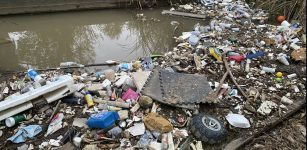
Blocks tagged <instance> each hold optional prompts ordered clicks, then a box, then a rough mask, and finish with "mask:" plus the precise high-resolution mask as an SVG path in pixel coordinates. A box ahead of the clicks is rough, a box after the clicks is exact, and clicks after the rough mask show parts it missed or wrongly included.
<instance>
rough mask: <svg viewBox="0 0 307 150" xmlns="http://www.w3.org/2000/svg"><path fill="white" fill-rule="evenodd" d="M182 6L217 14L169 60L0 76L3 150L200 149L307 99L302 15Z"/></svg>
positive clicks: (227, 5) (210, 4) (214, 4)
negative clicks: (270, 16)
mask: <svg viewBox="0 0 307 150" xmlns="http://www.w3.org/2000/svg"><path fill="white" fill-rule="evenodd" d="M172 10H173V9H172ZM177 10H178V11H188V12H192V13H201V14H206V15H207V14H210V13H211V14H214V15H211V17H213V19H212V20H211V21H210V23H209V25H201V23H199V24H196V25H195V27H194V28H193V31H189V32H184V33H182V35H181V36H179V37H176V38H175V40H176V41H177V42H178V45H177V46H176V47H174V49H173V51H170V52H167V53H166V54H165V55H164V57H144V58H142V59H140V60H136V61H133V62H130V63H120V64H119V65H118V66H117V67H116V68H108V69H105V70H102V71H97V70H94V71H93V70H90V69H87V68H84V65H80V64H77V63H73V62H67V63H61V66H65V67H67V66H69V65H76V66H77V67H75V68H72V69H64V70H56V71H45V72H41V74H39V73H38V72H37V71H35V70H33V69H29V70H28V71H27V73H26V74H24V73H21V74H16V75H14V76H12V77H10V79H9V80H7V81H5V82H3V83H1V85H0V121H1V126H0V139H1V141H6V142H3V144H1V145H0V148H1V149H2V148H4V147H8V146H16V147H18V149H37V148H39V149H74V148H75V147H77V148H81V149H84V150H93V149H133V148H134V149H135V148H139V149H155V150H159V149H161V150H162V149H169V150H174V149H196V150H201V149H203V143H209V144H216V143H221V142H223V141H225V139H226V138H227V136H228V135H227V132H228V131H233V130H237V131H241V130H243V129H246V130H247V131H250V132H253V131H256V130H257V129H259V128H262V127H264V126H265V122H263V121H265V119H267V118H270V117H272V116H278V115H280V114H282V113H285V112H286V111H287V110H288V107H290V106H291V105H293V104H294V103H295V102H296V101H298V100H300V99H304V98H305V97H306V89H305V82H306V77H305V76H306V67H304V66H305V63H306V35H305V33H304V34H302V32H303V31H302V27H301V25H300V24H299V23H298V22H295V21H294V22H291V23H289V22H288V21H286V20H283V21H282V22H280V24H279V25H277V26H275V25H269V24H264V23H263V21H260V24H255V23H254V22H253V20H255V19H256V20H265V19H264V18H266V14H265V13H259V12H263V11H262V10H252V9H250V8H249V7H248V5H247V4H246V3H245V2H242V1H232V0H223V1H222V0H220V1H218V0H216V1H214V0H209V1H207V0H201V3H200V4H187V5H183V6H179V7H178V8H177ZM228 77H229V78H228ZM202 105H209V107H212V108H216V109H218V110H217V111H218V113H205V111H206V110H202V109H201V106H202ZM217 106H223V107H217ZM248 129H251V130H248ZM253 129H254V130H253ZM191 135H193V136H191ZM8 143H13V144H12V145H9V144H8Z"/></svg>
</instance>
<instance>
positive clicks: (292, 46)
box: [290, 43, 301, 50]
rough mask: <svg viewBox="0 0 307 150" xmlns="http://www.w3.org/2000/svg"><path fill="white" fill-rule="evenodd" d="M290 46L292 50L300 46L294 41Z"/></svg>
mask: <svg viewBox="0 0 307 150" xmlns="http://www.w3.org/2000/svg"><path fill="white" fill-rule="evenodd" d="M290 47H291V48H292V49H294V50H298V49H300V48H301V47H300V46H298V45H296V44H295V43H291V44H290Z"/></svg>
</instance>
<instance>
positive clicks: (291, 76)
mask: <svg viewBox="0 0 307 150" xmlns="http://www.w3.org/2000/svg"><path fill="white" fill-rule="evenodd" d="M296 76H297V74H295V73H292V74H289V75H287V77H288V78H289V79H292V78H295V77H296Z"/></svg>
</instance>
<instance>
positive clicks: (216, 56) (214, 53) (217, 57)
mask: <svg viewBox="0 0 307 150" xmlns="http://www.w3.org/2000/svg"><path fill="white" fill-rule="evenodd" d="M209 51H210V54H211V55H212V56H213V57H214V58H215V59H216V60H217V61H222V58H221V56H219V55H218V54H217V53H216V51H215V49H214V48H209Z"/></svg>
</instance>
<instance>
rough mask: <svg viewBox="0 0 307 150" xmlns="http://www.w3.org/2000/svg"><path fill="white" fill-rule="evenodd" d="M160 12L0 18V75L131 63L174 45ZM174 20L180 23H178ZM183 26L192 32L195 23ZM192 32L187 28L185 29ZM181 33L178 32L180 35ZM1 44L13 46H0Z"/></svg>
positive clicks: (75, 13) (88, 13)
mask: <svg viewBox="0 0 307 150" xmlns="http://www.w3.org/2000/svg"><path fill="white" fill-rule="evenodd" d="M160 12H161V10H147V11H145V12H143V13H144V14H145V15H147V16H148V18H151V17H153V18H158V19H159V20H161V21H160V22H156V21H153V20H151V19H148V20H147V21H139V20H136V18H135V15H136V13H137V12H135V11H131V10H108V11H106V10H105V11H87V12H74V13H72V12H71V13H59V14H44V15H35V16H29V15H27V16H11V17H2V18H0V29H1V30H0V54H1V55H0V71H4V70H19V69H21V68H22V67H27V66H29V65H30V66H33V67H37V68H46V67H56V66H58V65H59V63H60V62H63V61H74V62H78V63H81V64H90V63H101V62H104V61H106V60H109V59H114V60H119V61H130V60H133V59H136V58H138V57H142V56H145V55H149V54H151V53H155V52H165V51H167V50H169V49H171V48H172V47H173V46H174V42H173V39H172V37H173V36H174V35H173V33H172V31H173V29H172V26H171V25H170V22H171V21H172V20H174V18H169V17H165V16H161V15H160ZM175 19H176V18H175ZM180 21H181V22H184V23H183V25H185V26H186V27H185V26H182V30H189V29H190V27H191V26H192V25H193V24H195V23H196V21H195V20H189V19H187V20H180ZM187 28H189V29H187ZM179 33H180V31H179ZM1 39H4V40H6V39H10V40H11V41H12V42H10V43H6V44H1Z"/></svg>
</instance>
